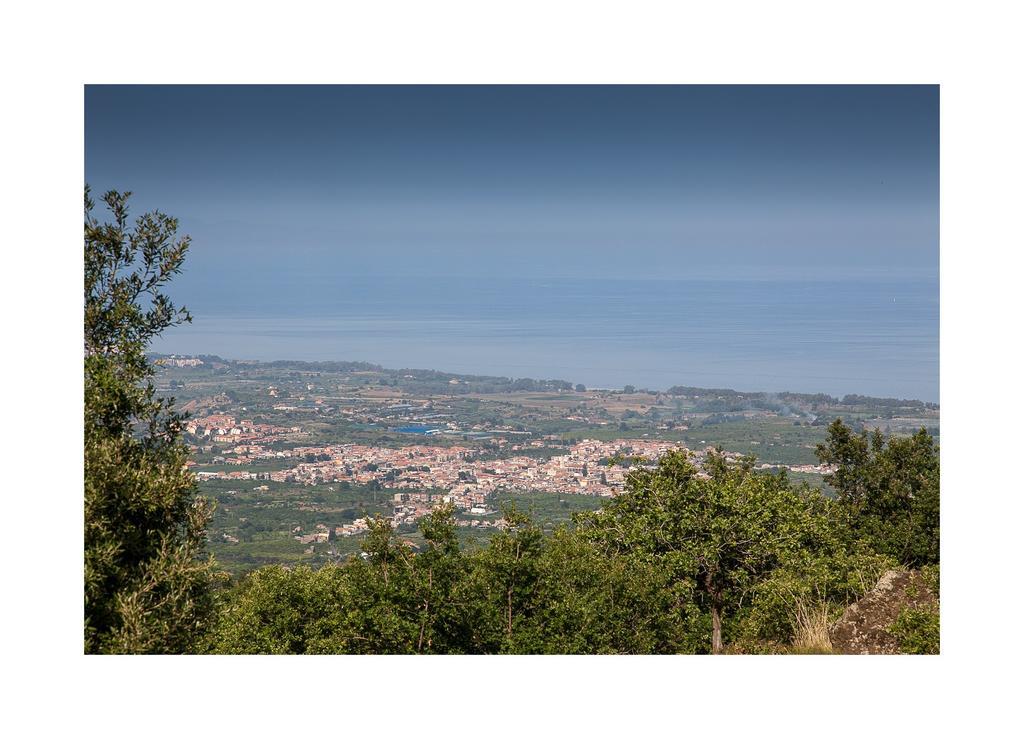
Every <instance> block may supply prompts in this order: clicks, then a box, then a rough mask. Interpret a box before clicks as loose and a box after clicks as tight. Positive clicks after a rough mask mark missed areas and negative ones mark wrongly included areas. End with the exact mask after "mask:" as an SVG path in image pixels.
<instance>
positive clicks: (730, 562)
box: [577, 451, 815, 653]
mask: <svg viewBox="0 0 1024 739" xmlns="http://www.w3.org/2000/svg"><path fill="white" fill-rule="evenodd" d="M751 467H752V465H751V463H750V461H749V460H748V461H746V462H745V463H743V464H740V465H733V464H731V463H728V462H727V460H726V459H725V458H724V457H721V456H715V455H711V456H710V457H709V459H708V461H707V463H706V468H707V471H708V472H707V473H706V474H702V473H699V472H698V470H697V468H696V467H694V466H693V464H691V463H690V462H689V460H688V458H687V454H686V453H685V452H684V451H679V452H670V453H668V454H666V455H664V456H663V457H662V458H661V459H660V460H659V462H658V464H657V467H655V468H653V469H647V468H640V469H637V470H634V471H633V472H631V473H630V475H629V476H628V478H627V486H626V487H627V489H626V491H625V492H624V493H623V494H622V495H619V496H617V497H616V498H614V499H613V500H612V501H610V502H609V503H608V504H607V505H606V506H605V507H604V509H602V510H601V511H599V512H597V513H594V514H586V515H581V516H579V517H578V518H577V522H578V524H579V525H580V527H581V530H582V531H583V532H584V533H585V534H586V535H589V536H590V537H591V539H592V540H593V541H595V542H599V543H600V544H601V545H602V546H603V547H604V548H605V550H606V551H609V552H616V553H622V554H626V555H629V556H633V557H638V558H640V559H641V561H648V562H656V563H657V564H658V565H659V566H660V567H662V568H664V569H665V570H666V571H667V572H669V573H671V579H672V588H673V590H674V593H675V595H676V598H677V600H678V602H679V603H695V604H696V605H697V606H699V608H700V611H701V613H706V614H707V615H708V616H709V617H710V619H711V633H710V634H709V635H708V636H709V637H710V638H709V639H708V646H709V647H710V651H713V652H716V653H717V652H720V651H722V649H723V645H724V642H723V636H722V633H723V623H722V621H723V619H724V618H725V617H727V616H729V615H730V614H734V613H736V612H737V610H738V609H739V607H740V604H741V602H742V601H743V599H744V598H746V597H749V595H750V594H751V593H752V592H753V589H754V587H755V586H756V585H757V584H758V583H760V582H761V581H762V580H763V579H765V578H766V577H768V576H769V575H770V574H771V573H772V572H773V571H774V570H775V569H776V568H778V567H779V566H780V565H781V564H782V563H784V562H786V561H788V560H789V559H791V558H792V557H793V556H795V555H796V553H798V552H800V551H801V550H802V549H804V548H806V547H807V546H808V545H809V544H812V543H813V537H814V533H815V531H814V525H813V523H814V522H813V517H812V509H811V507H810V506H809V505H808V503H807V501H806V500H805V499H804V498H803V497H802V496H801V495H799V494H798V493H797V492H795V491H794V490H792V489H791V488H790V486H789V484H788V482H787V481H786V479H785V477H784V476H780V475H765V474H757V473H754V472H753V471H752V469H751Z"/></svg>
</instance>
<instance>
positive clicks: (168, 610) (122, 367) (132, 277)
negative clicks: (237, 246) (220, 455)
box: [84, 188, 213, 652]
mask: <svg viewBox="0 0 1024 739" xmlns="http://www.w3.org/2000/svg"><path fill="white" fill-rule="evenodd" d="M129 196H130V193H119V192H113V191H111V192H108V193H106V194H105V195H104V196H103V202H104V203H105V204H106V206H107V208H108V209H109V211H110V213H111V216H112V220H111V221H110V222H107V223H101V222H100V221H98V220H97V219H96V218H95V217H94V216H93V208H94V203H93V201H92V199H91V197H90V194H89V190H88V188H86V192H85V337H84V339H85V341H84V353H85V563H84V564H85V651H86V652H186V651H190V650H191V649H192V647H193V644H194V642H195V639H196V638H197V636H198V634H199V633H200V632H201V630H202V628H203V627H204V625H205V624H206V623H207V621H208V619H209V617H210V615H211V613H212V605H213V602H212V596H211V593H210V583H211V578H212V577H213V569H212V565H211V563H210V562H208V561H204V560H203V558H202V553H203V548H204V543H205V526H206V522H207V520H208V518H209V514H210V509H209V506H208V505H207V504H206V502H205V501H203V500H201V499H199V498H197V496H196V486H195V481H194V479H193V477H192V475H191V474H190V473H189V472H188V471H187V470H186V468H185V462H186V461H187V459H188V449H187V447H186V446H185V445H184V444H183V443H182V442H181V440H180V434H181V428H182V416H180V415H179V414H177V413H175V412H174V410H173V407H172V403H171V402H170V401H168V400H166V399H159V398H157V397H156V393H155V390H154V387H153V385H152V382H151V381H150V380H151V377H152V374H153V368H152V367H151V365H150V364H149V363H148V362H147V360H146V357H145V349H146V347H147V346H148V344H149V342H150V341H151V340H152V339H153V338H154V337H155V336H157V335H159V334H160V332H161V331H163V330H164V329H166V328H168V327H169V326H174V325H177V324H180V323H182V322H185V321H188V320H189V315H188V313H187V312H186V311H185V310H182V309H178V308H176V307H175V306H174V305H173V303H172V302H171V301H170V300H169V299H168V298H167V296H166V295H164V294H163V293H162V292H161V290H162V288H163V287H164V285H166V283H167V282H168V281H169V280H170V278H171V277H172V276H173V275H175V274H177V273H178V272H179V271H180V269H181V265H182V261H183V260H184V257H185V253H186V251H187V250H188V245H189V241H188V238H187V237H185V238H180V239H179V238H177V226H178V224H177V221H176V220H175V219H173V218H170V217H168V216H166V215H164V214H162V213H147V214H145V215H143V216H141V217H139V218H137V219H136V220H135V221H134V222H132V223H129V216H128V198H129Z"/></svg>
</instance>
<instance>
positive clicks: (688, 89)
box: [85, 85, 939, 297]
mask: <svg viewBox="0 0 1024 739" xmlns="http://www.w3.org/2000/svg"><path fill="white" fill-rule="evenodd" d="M85 103H86V105H85V171H86V181H87V182H88V183H89V184H90V185H91V186H92V188H93V190H94V191H96V192H103V191H105V190H107V189H112V188H114V189H120V190H131V191H133V192H134V193H135V195H134V196H133V200H132V202H133V203H134V208H135V210H136V212H138V213H141V212H143V211H145V210H150V209H154V208H158V209H160V210H162V211H164V212H166V213H169V214H171V215H174V216H176V217H178V218H179V219H180V221H181V230H182V231H183V232H185V233H188V234H190V235H191V236H192V238H193V245H192V249H191V251H190V255H189V259H188V263H187V270H186V273H185V274H184V275H182V276H181V277H180V278H178V284H177V285H176V287H177V288H178V289H179V290H181V291H183V292H184V294H185V295H186V297H187V296H188V295H190V294H199V293H203V292H204V291H205V292H208V291H209V290H210V289H211V287H213V286H215V285H221V284H224V282H225V281H232V280H234V281H238V280H242V281H244V283H245V285H246V286H247V288H260V287H269V286H274V285H276V286H279V287H280V286H282V285H283V286H286V287H285V288H283V289H289V288H288V287H287V286H289V285H290V286H292V287H291V288H290V289H296V290H301V289H304V288H303V287H302V286H303V285H307V284H310V283H309V282H308V281H313V283H314V284H323V282H324V281H325V280H328V279H329V280H331V281H335V280H336V281H339V282H344V281H345V280H350V281H351V280H359V279H365V278H368V277H374V276H381V275H398V276H425V277H430V276H435V275H456V276H459V277H465V278H479V277H485V276H488V275H495V274H500V275H502V276H504V277H513V278H514V277H527V278H535V277H547V276H551V277H569V276H576V277H609V276H616V275H620V276H626V277H629V278H630V279H689V278H694V279H725V278H733V277H740V278H743V279H776V278H780V279H807V280H815V279H840V280H845V279H859V278H872V279H874V278H877V279H883V280H884V279H914V280H916V279H923V280H928V281H932V280H935V281H937V276H938V225H939V224H938V186H939V181H938V176H939V175H938V172H939V169H938V168H939V156H938V151H939V150H938V145H939V139H938V136H939V130H938V126H939V123H938V121H939V118H938V116H939V92H938V88H937V87H935V86H827V87H815V86H793V87H780V86H750V87H746V86H650V87H648V86H569V87H565V86H512V87H503V86H488V87H472V86H440V87H439V86H410V87H402V86H326V87H323V86H287V87H285V86H281V87H275V86H233V87H222V86H94V85H90V86H87V87H86V90H85ZM318 281H319V282H318Z"/></svg>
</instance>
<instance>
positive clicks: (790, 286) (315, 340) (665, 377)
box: [152, 275, 939, 402]
mask: <svg viewBox="0 0 1024 739" xmlns="http://www.w3.org/2000/svg"><path fill="white" fill-rule="evenodd" d="M171 294H172V298H175V299H176V300H178V302H181V303H184V304H185V305H186V307H188V308H189V310H190V311H191V313H192V315H193V322H192V323H191V324H186V325H183V326H180V327H175V328H173V329H169V330H168V331H166V332H165V334H164V335H163V336H162V337H160V338H159V339H158V340H157V341H156V342H155V343H154V344H153V345H152V350H153V351H157V352H165V353H177V354H216V355H219V356H222V357H225V358H229V359H257V360H276V359H298V360H310V361H312V360H344V361H366V362H372V363H375V364H380V365H383V366H384V367H388V368H394V369H402V368H417V369H435V370H442V371H447V372H455V373H460V374H479V375H498V376H504V377H513V378H519V377H532V378H535V379H560V380H567V381H569V382H572V383H574V384H575V383H583V384H584V385H586V386H588V387H599V388H621V387H623V386H624V385H627V384H629V385H634V386H635V387H637V388H648V389H652V390H662V389H666V388H668V387H671V386H673V385H686V386H695V387H714V388H731V389H735V390H742V391H767V392H781V391H792V392H804V393H819V392H823V393H829V394H832V395H836V396H842V395H845V394H847V393H855V394H861V395H872V396H878V397H893V398H907V399H916V400H924V401H929V402H938V400H939V286H938V282H937V280H934V279H922V280H906V279H895V278H894V279H880V278H872V279H834V280H795V279H794V280H786V279H765V280H756V279H754V280H713V279H706V280H699V279H695V280H668V279H666V280H659V279H618V278H608V279H575V278H551V279H545V278H510V277H509V278H506V277H493V276H491V277H464V278H460V277H442V278H438V277H426V276H424V277H416V276H410V277H374V278H363V279H361V278H359V277H357V276H353V275H345V276H340V277H334V276H332V275H317V276H311V277H310V279H309V280H308V283H306V284H301V285H294V284H290V285H289V286H287V288H285V287H275V286H273V285H246V284H245V283H244V281H242V282H240V283H234V284H231V285H222V286H220V287H219V288H217V289H212V288H210V287H209V286H207V288H205V289H202V290H197V289H192V290H189V291H188V293H187V294H186V295H184V296H183V298H184V299H181V298H182V296H179V295H176V294H174V291H173V290H172V291H171Z"/></svg>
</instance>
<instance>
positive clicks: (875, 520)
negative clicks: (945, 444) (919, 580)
mask: <svg viewBox="0 0 1024 739" xmlns="http://www.w3.org/2000/svg"><path fill="white" fill-rule="evenodd" d="M817 455H818V458H819V459H820V460H821V461H822V463H824V464H831V465H835V467H836V469H835V472H833V473H832V474H830V475H828V476H826V477H825V481H826V482H827V483H829V484H830V485H832V487H834V488H835V489H836V492H837V493H838V494H839V500H840V502H841V503H842V505H843V507H844V509H845V513H846V517H847V523H848V525H849V527H850V531H851V534H852V536H854V537H855V538H859V539H862V540H864V541H866V542H867V543H868V544H870V545H871V546H872V547H873V548H874V549H875V550H876V551H878V552H879V553H881V554H885V555H888V556H891V557H894V558H896V559H897V560H899V561H900V562H901V563H903V564H905V565H908V566H911V567H920V566H922V565H926V564H935V563H937V562H938V561H939V452H938V449H937V448H936V446H935V442H934V441H933V439H932V437H931V436H929V434H928V432H927V431H926V430H925V429H923V428H922V429H921V430H919V431H918V432H917V433H916V434H914V435H913V436H910V437H895V436H890V437H889V438H888V439H886V438H885V437H884V436H883V435H882V434H881V432H879V431H878V430H877V429H876V430H875V432H874V433H873V434H871V435H870V436H869V435H868V434H867V432H861V433H860V434H856V433H854V432H853V431H852V430H851V429H850V428H849V427H848V426H847V425H846V424H844V423H843V422H842V420H841V419H838V418H837V419H836V420H835V421H833V422H832V424H830V425H829V427H828V438H827V439H826V441H825V443H823V444H819V445H818V448H817Z"/></svg>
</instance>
